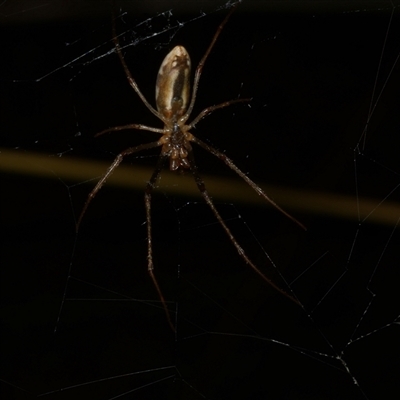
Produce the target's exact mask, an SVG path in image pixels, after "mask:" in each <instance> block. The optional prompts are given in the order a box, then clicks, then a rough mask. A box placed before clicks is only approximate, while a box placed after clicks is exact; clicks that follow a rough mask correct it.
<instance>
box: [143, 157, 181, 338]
mask: <svg viewBox="0 0 400 400" xmlns="http://www.w3.org/2000/svg"><path fill="white" fill-rule="evenodd" d="M168 157H169V156H168V155H161V156H160V158H159V159H158V163H157V165H156V169H155V170H154V172H153V175H152V176H151V178H150V180H149V181H148V182H147V185H146V191H145V194H144V203H145V206H146V224H147V270H148V272H149V275H150V277H151V280H152V281H153V284H154V286H155V288H156V290H157V293H158V297H159V298H160V300H161V304H162V306H163V308H164V311H165V314H166V316H167V321H168V324H169V326H170V327H171V329H172V330H173V331H174V332H175V327H174V324H173V323H172V321H171V316H170V314H169V310H168V307H167V303H166V302H165V299H164V296H163V294H162V292H161V289H160V286H159V284H158V282H157V279H156V277H155V275H154V264H153V245H152V235H151V194H152V192H153V189H154V187H155V184H156V182H157V179H158V177H159V176H160V173H161V170H162V167H163V165H164V163H165V161H166V159H167V158H168Z"/></svg>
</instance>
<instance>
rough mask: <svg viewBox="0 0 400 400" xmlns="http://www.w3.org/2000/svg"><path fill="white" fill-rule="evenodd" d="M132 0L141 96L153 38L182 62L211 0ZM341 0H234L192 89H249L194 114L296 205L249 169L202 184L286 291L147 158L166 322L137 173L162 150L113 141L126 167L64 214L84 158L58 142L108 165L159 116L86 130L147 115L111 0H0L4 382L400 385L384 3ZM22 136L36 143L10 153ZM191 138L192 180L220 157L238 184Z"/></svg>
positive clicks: (6, 388) (309, 390)
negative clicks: (115, 38)
mask: <svg viewBox="0 0 400 400" xmlns="http://www.w3.org/2000/svg"><path fill="white" fill-rule="evenodd" d="M144 3H146V4H147V7H145V6H142V5H139V6H138V5H137V2H128V1H125V2H119V3H118V5H119V6H120V7H121V12H119V14H118V15H120V16H121V18H119V19H118V21H117V31H118V32H121V33H123V36H122V37H121V44H122V45H123V46H128V47H126V48H125V53H126V60H127V63H128V65H129V67H130V69H131V71H132V74H133V76H134V77H135V78H136V80H137V82H138V84H139V86H140V88H141V90H142V91H143V93H144V94H145V96H146V97H147V98H148V99H149V101H150V102H152V103H153V97H154V84H155V77H156V74H157V71H158V68H159V65H160V63H161V60H162V59H163V57H164V56H165V54H167V52H168V51H169V50H170V49H172V48H173V46H175V45H177V44H182V45H184V46H185V47H186V48H187V50H188V51H189V53H190V55H191V58H192V63H193V65H197V62H198V61H199V59H200V58H201V56H202V55H203V52H204V51H205V49H206V48H207V46H208V44H209V42H210V40H211V38H212V36H213V34H214V32H215V30H216V28H217V26H218V24H219V23H220V22H221V21H222V19H223V18H224V16H225V15H226V12H227V11H226V10H225V9H222V10H220V11H216V10H217V9H218V7H219V5H218V3H216V2H212V3H207V2H204V3H201V2H196V3H194V2H185V4H184V6H183V5H182V4H181V3H180V2H179V3H178V4H175V3H168V2H144ZM149 3H150V4H151V6H149ZM344 3H345V4H342V2H336V1H335V2H307V3H305V2H251V1H247V2H244V3H243V4H241V5H240V6H239V7H238V9H237V10H236V11H235V13H234V14H233V15H232V17H231V19H230V21H229V22H228V24H227V25H226V27H225V29H224V31H223V32H222V34H221V37H220V39H219V40H218V42H217V44H216V47H215V49H214V51H213V52H212V54H211V56H210V58H209V60H208V61H207V64H206V66H205V69H204V73H203V76H202V78H201V81H200V89H199V93H198V98H197V102H196V107H195V110H194V114H196V113H197V112H200V111H201V110H202V109H203V108H204V107H206V106H209V105H211V104H216V103H219V102H222V101H225V100H228V99H231V98H236V97H237V96H239V95H240V96H241V97H251V98H252V101H251V107H248V106H246V105H236V106H233V107H231V108H227V109H225V110H220V111H218V112H216V113H215V114H213V115H211V116H209V117H207V119H204V120H203V121H201V123H199V124H198V126H197V127H196V130H195V132H194V133H195V134H196V135H198V136H199V137H200V138H201V139H203V140H205V141H208V142H209V143H211V144H213V145H214V146H215V147H217V148H218V149H220V150H222V151H225V152H226V153H227V154H228V155H229V156H230V157H231V158H232V159H233V160H234V161H235V162H236V163H237V165H238V167H239V168H241V169H242V170H243V171H245V172H246V173H249V176H250V177H251V178H252V179H254V180H255V181H256V182H258V183H268V185H271V188H272V190H276V191H277V195H276V197H274V198H275V199H276V200H277V201H278V202H279V204H281V205H282V206H283V207H286V208H287V209H288V211H289V212H290V213H291V214H292V215H294V216H295V217H296V218H297V219H299V220H300V221H301V222H302V223H304V224H305V225H306V226H307V232H304V231H302V230H301V229H300V228H299V227H297V226H296V225H295V224H293V223H292V222H291V221H289V220H288V219H286V218H285V217H284V216H282V215H281V214H280V213H279V212H277V211H275V210H273V209H271V208H270V207H264V205H260V204H258V203H255V204H252V203H251V202H252V201H253V200H252V199H256V196H254V195H253V194H252V189H251V188H246V187H243V186H238V189H237V191H238V192H242V191H243V190H246V191H248V193H249V200H246V201H244V202H242V200H241V199H240V198H239V196H238V197H237V198H236V197H235V196H232V197H231V198H229V199H228V200H227V199H226V198H225V197H224V193H223V192H224V187H221V188H218V187H217V188H216V190H215V192H211V190H210V194H211V195H212V196H214V197H215V199H216V203H217V205H218V209H219V210H220V212H221V215H222V216H223V218H224V219H225V220H226V221H228V223H229V226H230V227H231V229H232V231H233V232H234V234H235V236H236V237H237V239H238V241H239V243H240V244H241V245H243V247H244V248H245V249H246V251H247V253H248V255H249V256H250V258H251V259H252V260H253V261H254V262H255V263H256V265H257V266H259V267H260V269H261V270H262V271H263V273H265V274H266V275H267V276H268V277H271V278H272V279H273V280H274V281H275V282H277V283H278V284H279V286H281V287H283V288H285V289H287V290H291V291H292V292H293V293H294V294H295V295H296V296H297V297H298V298H299V299H300V301H301V303H302V304H303V308H300V307H298V306H296V305H295V304H293V303H291V302H290V301H289V300H288V299H286V298H284V297H283V296H281V295H280V294H278V293H276V292H275V291H274V290H273V289H271V288H269V287H268V286H267V285H266V284H265V283H264V282H263V281H262V280H261V279H260V278H259V277H257V276H256V275H255V274H254V273H253V272H252V271H251V270H250V269H249V268H248V267H246V265H245V264H244V262H243V261H242V260H241V259H240V257H238V255H237V253H236V251H235V250H234V248H233V246H232V243H230V242H229V240H228V239H227V238H226V235H225V234H224V232H223V231H222V229H221V227H220V226H219V225H218V223H217V222H216V221H215V218H214V217H213V215H212V214H211V212H210V211H209V210H208V209H207V207H206V206H205V205H203V203H202V200H201V197H200V195H199V194H198V195H195V196H192V195H185V194H182V193H183V189H182V192H179V187H180V185H181V186H182V188H183V186H184V185H186V183H185V184H183V183H182V184H181V183H180V182H186V181H185V180H184V178H185V177H183V176H179V175H177V176H176V183H175V184H174V185H175V186H174V187H178V192H177V193H176V192H172V188H171V187H169V186H170V184H169V183H166V182H167V181H165V180H163V179H161V181H160V188H159V190H158V191H157V192H156V193H155V195H154V203H153V230H154V239H153V242H154V254H155V264H156V270H157V278H158V280H159V282H160V285H161V287H162V290H163V292H164V295H165V297H166V299H167V300H168V301H169V302H170V303H169V305H170V309H171V310H172V311H174V310H175V311H176V312H177V332H176V334H174V333H172V332H171V330H170V329H169V327H168V325H167V323H166V319H165V315H164V313H163V310H162V309H161V308H160V307H159V303H158V297H157V294H156V292H155V290H154V288H153V287H152V284H151V282H150V279H149V278H148V275H147V272H146V233H145V225H144V222H145V213H144V205H143V189H141V187H144V185H145V180H143V182H142V184H141V183H140V179H142V178H137V177H136V174H135V172H136V171H138V167H148V168H149V169H148V170H147V169H146V170H145V172H146V173H148V174H150V173H151V167H152V166H154V165H155V162H156V156H157V153H158V150H156V151H154V152H148V153H145V154H143V155H141V156H139V155H138V156H137V157H132V158H130V159H127V160H126V162H125V163H124V164H125V165H126V166H128V167H129V168H130V170H131V174H132V180H135V179H139V184H138V185H137V186H138V187H137V189H132V187H130V186H129V183H126V186H124V184H122V185H120V186H115V185H113V184H110V185H105V187H104V188H103V189H102V190H101V192H100V193H99V194H98V196H97V197H96V200H95V201H94V202H93V204H92V205H91V206H90V208H89V210H88V212H87V214H86V215H85V219H84V221H83V225H82V229H81V230H80V232H79V234H78V235H76V234H75V220H76V215H77V214H79V212H80V210H81V209H82V206H83V204H84V201H85V199H86V196H87V195H88V193H89V192H90V190H91V189H92V187H93V185H94V183H95V182H96V181H97V177H98V175H99V173H98V172H91V171H88V172H85V171H80V172H81V173H82V174H83V175H82V177H77V175H74V174H72V171H71V167H70V165H71V164H70V163H69V162H71V161H72V162H76V163H78V162H80V161H82V160H85V161H90V162H92V163H93V162H94V161H104V162H105V164H104V165H105V166H107V165H109V164H110V163H111V162H112V160H113V159H114V157H115V155H116V154H118V153H119V152H120V151H121V150H122V149H124V148H126V147H129V146H132V145H135V144H138V143H142V142H145V141H151V140H154V137H155V136H154V135H153V134H151V133H146V132H126V133H121V134H118V135H109V136H107V137H103V138H99V139H94V138H93V136H94V135H95V133H97V132H98V131H101V130H102V129H105V128H107V127H109V126H115V125H122V124H127V123H134V122H138V123H144V124H148V125H151V126H156V127H160V123H159V121H157V120H156V119H155V117H154V116H152V115H151V113H150V112H148V110H147V109H146V108H145V107H144V106H143V105H142V104H141V102H140V100H139V99H138V98H137V96H136V94H135V93H134V92H133V90H132V89H131V88H130V87H129V85H128V83H127V81H126V78H125V76H124V74H123V71H122V68H121V66H120V64H119V61H118V58H117V56H116V55H115V54H114V53H113V52H112V49H113V44H112V41H111V23H110V6H109V3H108V2H91V1H81V2H72V1H71V2H54V3H51V4H40V3H33V2H29V3H26V2H12V3H11V2H5V3H2V5H1V8H0V12H1V25H2V27H1V39H0V40H1V42H0V48H1V50H2V51H1V53H2V63H1V76H2V78H1V81H0V82H1V91H0V94H1V110H0V113H1V114H0V116H1V120H0V123H1V126H0V131H1V144H0V145H1V147H2V151H1V153H0V162H2V164H1V165H2V171H1V182H2V184H1V185H2V188H1V212H2V222H1V224H2V231H3V239H2V249H1V265H2V268H1V270H2V278H1V300H2V307H1V321H2V341H1V360H2V361H1V373H0V379H1V390H2V398H5V399H33V398H44V399H72V398H73V399H81V398H86V399H112V398H116V397H117V396H119V395H121V397H118V398H124V399H125V398H126V399H130V398H135V399H137V398H140V399H141V398H149V399H150V398H152V399H153V398H155V397H157V398H170V399H177V398H182V399H201V398H207V399H232V398H246V399H265V398H272V399H339V398H340V399H365V398H367V399H381V398H388V397H391V396H390V394H391V393H392V392H393V393H394V392H396V390H398V383H397V380H398V378H397V377H398V374H399V372H400V368H399V354H398V328H397V326H396V324H395V321H397V322H398V315H399V306H398V305H399V280H398V275H399V274H398V265H399V253H398V243H399V228H398V225H397V223H398V219H399V217H400V211H399V205H398V203H399V200H398V199H399V189H398V185H399V181H400V179H399V172H400V162H399V159H400V158H399V155H398V149H399V144H400V143H399V127H400V116H399V115H400V114H399V109H400V98H399V86H400V85H399V83H400V82H399V79H400V73H399V64H398V56H399V54H400V44H399V40H398V38H399V37H400V20H399V7H398V4H397V3H393V2H384V1H377V2H369V3H368V4H367V5H366V4H365V3H364V2H351V1H350V2H344ZM221 5H223V3H221ZM170 9H173V11H172V14H171V15H170V16H169V17H168V13H166V14H164V15H159V13H163V12H165V11H167V10H170ZM201 11H204V12H206V13H207V14H208V15H206V16H205V17H203V18H199V19H196V18H197V17H198V16H199V15H201ZM214 11H215V12H214ZM124 12H127V14H126V15H125V14H124V15H122V13H124ZM155 16H157V17H155ZM146 19H148V21H149V23H142V22H143V21H146ZM178 21H179V22H182V23H183V26H182V27H181V28H180V29H174V26H176V25H177V23H178ZM388 27H389V30H388ZM164 30H165V32H164V33H162V34H157V35H155V36H153V37H150V36H151V35H152V34H153V33H155V32H157V33H158V32H162V31H164ZM146 37H148V38H146ZM145 38H146V39H145ZM136 39H139V41H138V42H137V43H136V42H135V40H136ZM131 43H132V44H133V45H130V44H131ZM108 53H109V54H108ZM372 98H373V100H371V99H372ZM371 111H373V112H372V113H371ZM369 116H370V118H369ZM363 132H364V136H363ZM363 138H365V140H364V139H363ZM32 152H34V153H35V154H36V155H39V156H40V158H38V159H37V160H36V161H31V160H30V159H29V160H27V159H26V156H27V155H30V154H31V153H32ZM195 156H196V159H197V163H198V166H199V169H200V171H201V172H202V174H203V175H204V176H205V177H208V178H209V180H207V179H205V181H206V185H207V182H210V180H212V179H213V178H214V177H215V176H218V177H222V178H224V179H227V180H228V179H231V178H234V179H236V180H237V181H238V184H240V178H239V177H235V176H234V174H233V173H232V172H231V171H229V170H228V169H227V168H226V167H225V166H224V165H223V164H222V163H221V162H220V161H218V160H214V159H213V157H212V156H211V155H208V154H205V153H204V152H203V151H202V150H201V149H196V153H195ZM6 157H7V158H6ZM5 160H7V162H5ZM48 161H51V163H52V164H51V166H48V164H47V162H48ZM79 165H80V164H79ZM105 168H106V167H105ZM121 168H122V167H121ZM33 170H35V171H36V170H40V171H41V172H42V174H41V175H42V176H36V173H33ZM85 174H86V175H85ZM87 179H89V180H90V181H89V182H87V184H85V182H84V181H86V180H87ZM168 182H169V181H168ZM192 186H193V185H192ZM243 188H244V189H243ZM280 189H285V190H287V191H288V192H287V193H288V195H287V196H286V197H288V198H287V199H282V200H280V198H279V190H280ZM240 194H241V193H240ZM252 196H253V197H252ZM220 199H222V200H220ZM188 202H189V203H188ZM282 203H283V204H282ZM249 204H250V205H249ZM357 205H358V206H360V207H361V209H362V210H361V216H359V214H358V209H357ZM377 215H378V216H382V217H377ZM239 216H241V218H239ZM267 253H268V256H267ZM269 258H270V259H271V260H272V261H273V264H274V265H275V266H276V268H277V271H279V272H280V273H281V274H282V276H284V277H285V279H286V283H285V282H284V281H283V280H282V276H280V275H279V273H277V271H276V270H275V269H274V267H273V265H272V264H271V262H270V260H269ZM66 284H67V287H66ZM287 284H288V285H289V286H290V289H288V287H287ZM64 293H65V296H64ZM63 300H64V301H63ZM396 318H397V320H396ZM347 368H348V370H347ZM355 382H357V383H356V384H355Z"/></svg>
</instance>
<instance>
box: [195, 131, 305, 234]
mask: <svg viewBox="0 0 400 400" xmlns="http://www.w3.org/2000/svg"><path fill="white" fill-rule="evenodd" d="M192 136H193V135H192ZM191 140H192V142H194V143H196V144H198V145H199V146H201V147H202V148H203V149H204V150H207V151H208V152H209V153H211V154H213V155H214V156H216V157H218V158H219V159H220V160H222V161H223V162H224V163H225V164H226V165H227V166H228V167H229V168H230V169H232V170H233V171H235V172H236V173H237V174H238V175H239V176H240V177H241V178H242V179H243V180H244V181H245V182H246V183H247V184H248V185H250V186H251V187H252V188H253V189H254V190H255V191H256V192H257V194H259V195H260V196H262V197H263V198H264V199H265V200H267V201H268V203H270V204H271V205H272V206H274V207H275V208H276V209H277V210H278V211H280V212H281V213H282V214H283V215H285V216H286V217H287V218H289V219H291V220H292V221H293V222H295V223H296V224H297V225H299V226H300V228H302V229H304V230H305V231H306V230H307V228H306V227H305V226H304V225H303V224H302V223H301V222H299V221H298V220H297V219H296V218H294V217H292V216H291V215H290V214H289V213H287V212H286V211H285V210H284V209H282V208H281V207H279V206H278V204H276V203H275V202H274V201H273V200H272V199H271V198H270V197H268V196H267V194H266V193H265V192H264V191H263V190H262V189H261V188H260V187H259V186H258V185H257V184H256V183H255V182H253V181H252V180H251V179H250V178H249V177H248V176H247V175H246V174H245V173H244V172H243V171H241V170H240V169H239V168H238V167H237V166H236V165H235V164H234V163H233V161H232V160H231V159H230V158H229V157H227V156H226V155H225V154H224V153H221V152H220V151H218V150H217V149H216V148H214V147H212V146H210V145H209V144H207V143H204V142H203V141H202V140H200V139H198V138H196V137H195V136H193V137H192V139H191Z"/></svg>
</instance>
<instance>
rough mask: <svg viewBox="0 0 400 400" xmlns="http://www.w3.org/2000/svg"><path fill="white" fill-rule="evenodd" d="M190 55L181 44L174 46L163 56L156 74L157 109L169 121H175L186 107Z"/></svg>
mask: <svg viewBox="0 0 400 400" xmlns="http://www.w3.org/2000/svg"><path fill="white" fill-rule="evenodd" d="M190 67H191V63H190V57H189V54H188V52H187V51H186V49H185V48H184V47H183V46H176V47H174V48H173V49H172V50H171V51H170V52H169V53H168V54H167V56H166V57H165V58H164V60H163V62H162V63H161V66H160V69H159V71H158V75H157V82H156V104H157V110H158V111H159V112H160V113H161V114H162V115H163V116H164V117H165V118H166V119H167V120H169V121H177V119H178V118H179V117H181V116H182V115H183V114H185V111H186V110H187V108H188V103H189V95H190Z"/></svg>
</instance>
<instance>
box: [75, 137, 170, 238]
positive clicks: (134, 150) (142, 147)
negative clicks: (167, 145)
mask: <svg viewBox="0 0 400 400" xmlns="http://www.w3.org/2000/svg"><path fill="white" fill-rule="evenodd" d="M161 145H162V143H160V142H159V141H157V142H151V143H145V144H140V145H139V146H135V147H129V148H128V149H126V150H124V151H122V152H121V153H119V154H118V155H117V157H115V159H114V161H113V163H112V164H111V165H110V167H109V168H108V169H107V172H106V173H105V174H104V175H103V177H102V178H101V179H100V180H99V181H98V182H97V184H96V186H95V187H94V189H93V190H92V191H91V192H90V193H89V196H88V198H87V200H86V203H85V205H84V206H83V210H82V211H81V215H80V216H79V218H78V222H77V223H76V232H78V231H79V226H80V224H81V222H82V218H83V216H84V215H85V212H86V210H87V208H88V207H89V204H90V202H91V201H92V200H93V199H94V197H95V196H96V194H97V192H98V191H99V190H100V189H101V187H102V186H103V185H104V183H105V182H106V180H107V179H108V178H109V176H110V175H111V174H112V173H113V171H114V169H115V168H117V167H118V165H119V164H121V162H122V160H123V159H124V157H126V156H129V155H130V154H133V153H137V152H138V151H142V150H148V149H152V148H154V147H158V146H161Z"/></svg>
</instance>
